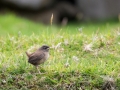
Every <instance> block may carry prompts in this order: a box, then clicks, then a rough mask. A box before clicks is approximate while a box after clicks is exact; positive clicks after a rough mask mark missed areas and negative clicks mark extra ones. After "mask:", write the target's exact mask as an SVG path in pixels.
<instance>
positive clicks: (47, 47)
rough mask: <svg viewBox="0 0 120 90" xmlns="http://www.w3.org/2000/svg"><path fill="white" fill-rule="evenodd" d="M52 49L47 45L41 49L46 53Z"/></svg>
mask: <svg viewBox="0 0 120 90" xmlns="http://www.w3.org/2000/svg"><path fill="white" fill-rule="evenodd" d="M49 49H50V47H49V46H47V45H43V46H42V47H40V50H45V51H49Z"/></svg>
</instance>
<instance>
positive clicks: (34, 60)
mask: <svg viewBox="0 0 120 90" xmlns="http://www.w3.org/2000/svg"><path fill="white" fill-rule="evenodd" d="M49 48H50V47H49V46H47V45H43V46H42V47H40V48H39V49H38V50H36V51H35V52H33V53H32V54H28V52H26V55H27V56H28V62H29V63H31V64H32V65H34V66H35V67H36V68H37V70H38V72H39V73H40V71H39V69H38V65H40V64H42V63H44V62H45V61H46V60H47V59H48V58H49Z"/></svg>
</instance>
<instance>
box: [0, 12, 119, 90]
mask: <svg viewBox="0 0 120 90" xmlns="http://www.w3.org/2000/svg"><path fill="white" fill-rule="evenodd" d="M119 28H120V23H119V22H104V23H80V24H68V25H67V26H55V25H51V26H50V25H47V26H45V25H43V24H38V23H33V22H31V21H29V20H25V19H23V18H19V17H17V16H15V15H13V14H10V15H4V16H2V15H1V16H0V46H1V48H0V89H1V90H13V89H14V90H18V89H20V90H28V89H32V90H48V89H49V90H101V89H104V90H107V89H108V90H114V89H116V90H120V31H119ZM43 44H47V45H49V46H50V47H51V49H50V58H49V59H48V60H47V61H46V62H45V63H44V64H41V65H40V67H39V69H40V72H41V74H38V72H37V70H36V69H35V68H34V66H32V65H31V64H29V63H28V61H27V56H26V54H25V52H26V51H28V52H33V51H34V50H36V49H37V48H38V47H39V46H41V45H43ZM110 88H114V89H110Z"/></svg>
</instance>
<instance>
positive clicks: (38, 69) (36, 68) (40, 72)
mask: <svg viewBox="0 0 120 90" xmlns="http://www.w3.org/2000/svg"><path fill="white" fill-rule="evenodd" d="M36 69H37V71H38V73H39V74H41V72H40V70H39V68H38V66H36Z"/></svg>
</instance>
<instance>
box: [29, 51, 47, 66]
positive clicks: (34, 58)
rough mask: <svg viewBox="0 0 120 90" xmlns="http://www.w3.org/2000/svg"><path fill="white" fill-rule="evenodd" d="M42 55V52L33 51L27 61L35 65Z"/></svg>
mask: <svg viewBox="0 0 120 90" xmlns="http://www.w3.org/2000/svg"><path fill="white" fill-rule="evenodd" d="M44 56H45V54H44V53H33V54H32V55H31V56H30V58H29V60H28V62H29V63H32V64H34V65H36V64H38V62H39V61H40V60H42V59H43V58H44Z"/></svg>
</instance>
